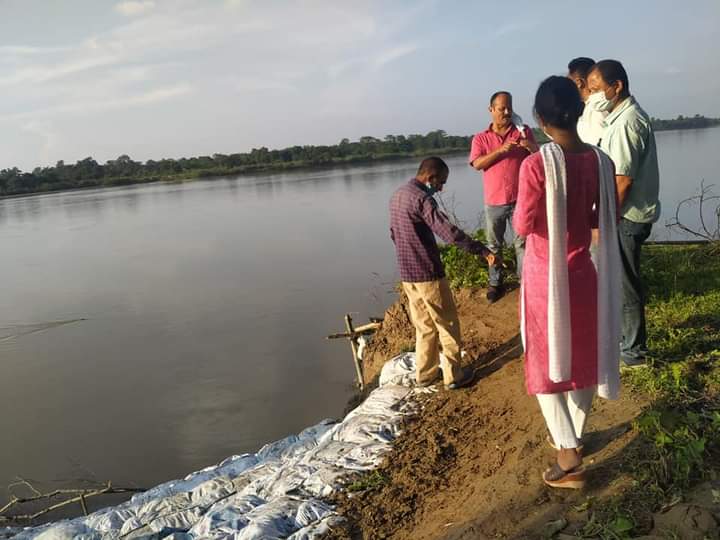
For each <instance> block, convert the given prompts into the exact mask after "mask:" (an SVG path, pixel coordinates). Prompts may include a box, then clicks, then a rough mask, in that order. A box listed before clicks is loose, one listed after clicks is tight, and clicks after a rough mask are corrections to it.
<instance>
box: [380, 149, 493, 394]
mask: <svg viewBox="0 0 720 540" xmlns="http://www.w3.org/2000/svg"><path fill="white" fill-rule="evenodd" d="M448 175H449V169H448V166H447V164H446V163H445V162H444V161H443V160H442V159H440V158H438V157H429V158H427V159H424V160H423V161H422V163H421V164H420V168H419V169H418V172H417V174H416V175H415V178H412V179H411V180H410V181H409V182H408V183H406V184H404V185H403V186H401V187H400V188H399V189H398V190H397V191H396V192H395V193H394V194H393V196H392V198H391V199H390V238H392V241H393V243H394V244H395V252H396V255H397V261H398V267H399V269H400V279H401V281H402V286H403V290H404V291H405V293H406V294H407V297H408V301H409V304H410V317H411V319H412V321H413V325H414V326H415V342H416V345H415V353H416V380H417V384H418V386H429V385H432V384H434V383H435V382H437V381H438V380H439V379H443V381H444V383H445V387H446V388H447V389H450V390H454V389H457V388H463V387H465V386H467V385H469V384H470V383H471V382H472V380H473V373H472V371H470V370H463V369H462V367H461V363H460V345H461V339H460V322H459V320H458V315H457V308H456V306H455V301H454V300H453V296H452V293H451V292H450V286H449V285H448V282H447V279H446V278H445V271H444V269H443V266H442V262H441V261H440V250H439V249H438V246H437V243H436V241H435V235H437V236H439V237H440V238H441V239H442V240H444V241H445V242H447V243H449V244H455V245H457V246H459V247H461V248H463V249H465V250H467V251H469V252H470V253H474V254H477V255H481V256H482V257H485V258H486V259H487V261H488V263H490V264H493V263H494V262H495V257H494V255H493V253H492V252H491V251H490V250H489V249H488V248H487V247H485V246H484V245H483V244H482V242H478V241H476V240H473V239H472V238H470V236H468V235H467V234H465V233H464V232H463V231H461V230H460V229H458V228H457V227H455V226H454V225H453V224H452V223H450V220H449V219H448V218H447V216H446V215H445V214H443V213H442V212H441V211H440V209H439V208H438V204H437V202H436V201H435V199H434V198H433V194H434V193H435V192H437V191H442V189H443V187H444V185H445V183H446V182H447V179H448ZM440 348H442V352H443V356H444V357H445V359H446V361H447V363H445V365H440Z"/></svg>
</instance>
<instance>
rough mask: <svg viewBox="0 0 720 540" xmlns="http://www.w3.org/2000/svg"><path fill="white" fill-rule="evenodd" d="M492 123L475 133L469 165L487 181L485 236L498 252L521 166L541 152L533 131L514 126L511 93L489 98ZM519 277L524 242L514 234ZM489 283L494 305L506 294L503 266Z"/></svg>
mask: <svg viewBox="0 0 720 540" xmlns="http://www.w3.org/2000/svg"><path fill="white" fill-rule="evenodd" d="M488 110H489V111H490V116H491V117H492V123H491V124H490V127H488V128H487V129H486V130H485V131H482V132H480V133H478V134H476V135H475V136H474V137H473V140H472V147H471V149H470V158H469V161H470V166H471V167H473V168H474V169H475V170H478V171H483V181H484V182H485V189H484V192H485V235H486V240H487V246H488V248H489V249H490V250H492V251H493V252H494V253H498V252H499V250H500V249H502V247H503V246H504V245H505V230H506V228H507V224H508V223H510V224H511V225H510V227H511V228H512V216H513V211H514V210H515V201H516V200H517V193H518V176H519V173H520V164H521V163H522V161H523V160H524V159H525V158H526V157H527V156H529V155H530V154H531V153H533V152H537V151H538V145H537V143H536V142H535V137H534V136H533V133H532V130H531V129H530V128H529V127H528V126H527V125H525V124H522V125H519V126H516V125H515V124H514V123H513V108H512V96H511V95H510V92H505V91H500V92H495V93H494V94H493V95H492V97H491V98H490V107H489V109H488ZM514 244H515V255H516V258H517V274H518V276H521V275H522V257H523V250H524V249H525V239H524V238H522V237H520V236H517V235H515V237H514ZM488 273H489V277H490V284H489V287H488V291H487V299H488V301H489V302H490V303H491V304H492V303H493V302H496V301H497V300H499V299H500V298H501V297H502V295H503V294H504V293H505V289H504V287H503V274H502V267H501V266H500V264H499V261H496V262H495V264H493V265H490V267H489V272H488Z"/></svg>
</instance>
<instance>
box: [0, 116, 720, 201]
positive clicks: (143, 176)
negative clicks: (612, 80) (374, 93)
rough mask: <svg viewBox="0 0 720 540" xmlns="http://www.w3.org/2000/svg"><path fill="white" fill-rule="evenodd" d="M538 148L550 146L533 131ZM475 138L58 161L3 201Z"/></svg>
mask: <svg viewBox="0 0 720 540" xmlns="http://www.w3.org/2000/svg"><path fill="white" fill-rule="evenodd" d="M652 123H653V126H654V127H655V129H656V130H658V131H661V130H668V129H694V128H702V127H710V126H714V125H718V124H720V119H716V118H706V117H704V116H700V115H697V114H696V115H695V116H693V117H683V116H678V118H676V119H675V120H660V119H658V118H653V119H652ZM533 132H534V134H535V138H536V139H537V140H538V142H545V141H547V137H545V135H544V134H543V132H542V131H541V130H539V129H533ZM471 141H472V136H471V135H466V136H464V135H448V134H447V133H446V132H445V131H443V130H441V129H438V130H435V131H430V132H429V133H426V134H425V135H419V134H414V135H407V136H406V135H386V136H385V138H383V139H378V138H375V137H370V136H366V137H360V139H359V140H357V141H350V140H349V139H342V140H341V141H340V142H339V143H338V144H334V145H305V146H290V147H288V148H282V149H278V150H269V149H268V148H267V147H264V146H263V147H261V148H253V149H252V150H251V151H250V152H241V153H236V154H213V155H212V156H199V157H191V158H180V159H171V158H167V159H161V160H153V159H149V160H147V161H146V162H144V163H143V162H141V161H135V160H133V159H132V158H131V157H130V156H128V155H125V154H124V155H122V156H120V157H118V158H117V159H112V160H109V161H107V162H105V163H104V164H101V163H98V162H97V161H96V160H95V159H93V158H92V157H86V158H85V159H82V160H79V161H78V162H76V163H74V164H66V163H65V162H64V161H58V162H57V164H56V165H55V166H54V167H36V168H35V169H33V170H32V172H23V171H21V170H20V169H18V168H17V167H13V168H10V169H2V170H0V197H3V196H8V195H23V194H28V193H38V192H45V191H58V190H64V189H76V188H86V187H103V186H118V185H126V184H137V183H143V182H155V181H159V180H180V179H185V178H198V177H207V176H230V175H239V174H244V173H251V172H260V171H283V170H290V169H296V168H302V167H317V166H326V165H342V164H350V163H359V162H368V161H381V160H390V159H400V158H404V157H413V156H422V155H429V154H451V153H462V152H467V151H468V149H469V148H470V143H471Z"/></svg>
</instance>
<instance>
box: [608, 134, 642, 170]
mask: <svg viewBox="0 0 720 540" xmlns="http://www.w3.org/2000/svg"><path fill="white" fill-rule="evenodd" d="M646 131H647V130H646V129H645V127H644V126H643V125H642V124H641V123H640V122H628V123H626V124H624V125H623V126H620V127H619V128H618V130H617V131H616V132H615V133H612V134H611V135H610V137H609V138H608V141H607V148H606V149H605V151H606V153H607V154H608V155H609V156H610V158H611V159H612V161H613V163H614V164H615V174H616V175H619V176H629V177H630V178H633V179H635V178H637V173H638V168H639V166H640V159H641V156H642V155H643V153H644V151H645V140H646V135H647V133H646Z"/></svg>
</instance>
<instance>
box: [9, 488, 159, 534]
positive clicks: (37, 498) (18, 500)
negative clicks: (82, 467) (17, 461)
mask: <svg viewBox="0 0 720 540" xmlns="http://www.w3.org/2000/svg"><path fill="white" fill-rule="evenodd" d="M17 486H25V487H27V488H28V489H29V490H30V491H31V492H32V496H30V497H19V496H17V495H16V494H14V493H13V492H12V488H14V487H17ZM8 491H10V494H11V499H10V501H9V502H8V503H7V504H6V505H5V506H3V507H2V508H0V524H6V523H19V522H31V521H33V520H35V519H37V518H39V517H41V516H43V515H45V514H48V513H50V512H52V511H54V510H58V509H60V508H63V507H65V506H68V505H71V504H74V503H79V504H80V508H81V509H82V511H83V513H84V514H85V515H87V514H88V508H87V502H86V501H87V499H89V498H91V497H98V496H100V495H116V494H123V493H142V492H143V491H146V490H145V489H144V488H125V487H113V485H112V482H110V481H108V482H107V483H106V484H104V485H103V486H98V487H95V488H89V489H55V490H53V491H50V492H47V493H41V492H40V491H39V490H37V489H36V488H35V486H33V485H32V484H31V483H30V482H28V481H27V480H25V479H23V478H18V481H17V482H14V483H13V484H10V485H9V486H8ZM56 497H65V498H64V499H63V500H62V501H60V502H57V503H54V504H50V501H51V500H52V499H54V498H56ZM42 501H46V502H47V504H49V506H45V507H44V508H42V509H40V510H37V511H36V512H32V513H26V514H13V515H9V512H10V511H11V510H13V509H15V508H16V507H18V506H20V505H22V504H29V503H39V502H42Z"/></svg>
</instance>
